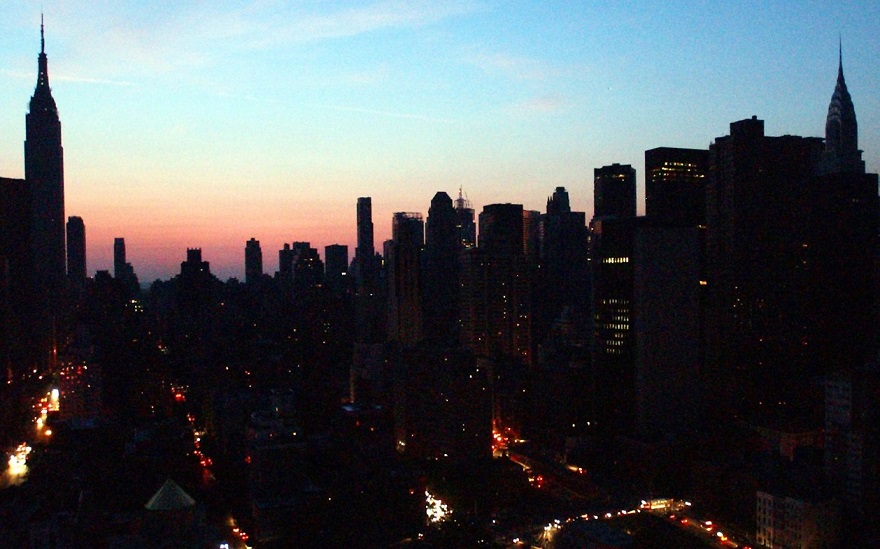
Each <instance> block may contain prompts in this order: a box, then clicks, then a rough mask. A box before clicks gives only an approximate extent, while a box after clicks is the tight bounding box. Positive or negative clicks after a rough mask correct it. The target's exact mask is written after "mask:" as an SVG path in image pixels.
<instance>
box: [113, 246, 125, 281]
mask: <svg viewBox="0 0 880 549" xmlns="http://www.w3.org/2000/svg"><path fill="white" fill-rule="evenodd" d="M123 276H125V239H124V238H120V237H116V238H114V239H113V278H122V277H123Z"/></svg>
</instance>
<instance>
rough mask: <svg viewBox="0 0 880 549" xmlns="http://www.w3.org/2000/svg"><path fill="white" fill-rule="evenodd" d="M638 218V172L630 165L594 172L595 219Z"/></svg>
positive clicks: (600, 169) (607, 167)
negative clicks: (610, 217) (612, 217)
mask: <svg viewBox="0 0 880 549" xmlns="http://www.w3.org/2000/svg"><path fill="white" fill-rule="evenodd" d="M609 216H615V217H617V218H621V219H623V218H627V217H635V216H636V171H635V169H633V167H632V166H630V165H629V164H624V165H621V164H612V165H610V166H603V167H601V168H596V169H595V170H593V217H597V218H599V217H609Z"/></svg>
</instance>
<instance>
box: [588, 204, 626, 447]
mask: <svg viewBox="0 0 880 549" xmlns="http://www.w3.org/2000/svg"><path fill="white" fill-rule="evenodd" d="M636 222H637V220H636V218H634V217H630V218H624V219H620V218H616V217H605V218H601V219H594V220H593V222H592V223H591V230H592V239H591V241H590V259H591V261H592V311H593V340H592V344H591V361H592V364H593V370H594V380H593V387H592V390H591V393H592V394H593V398H592V401H593V412H592V416H593V424H594V425H595V426H596V428H597V429H598V430H600V431H602V432H606V433H619V432H626V433H630V432H632V430H633V429H634V427H635V407H634V404H635V363H634V358H635V342H634V339H633V242H634V236H635V229H636Z"/></svg>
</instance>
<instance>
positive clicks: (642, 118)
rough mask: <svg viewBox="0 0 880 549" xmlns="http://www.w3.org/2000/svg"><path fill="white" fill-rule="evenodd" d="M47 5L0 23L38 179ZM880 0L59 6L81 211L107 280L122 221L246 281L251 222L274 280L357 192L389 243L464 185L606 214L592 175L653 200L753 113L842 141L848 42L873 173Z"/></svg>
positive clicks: (501, 198)
mask: <svg viewBox="0 0 880 549" xmlns="http://www.w3.org/2000/svg"><path fill="white" fill-rule="evenodd" d="M30 4H31V3H28V2H12V3H11V4H10V5H9V6H8V7H7V9H8V10H9V12H10V13H9V16H8V17H5V18H4V21H3V22H2V23H0V29H2V30H3V32H4V35H5V36H6V37H7V46H6V47H5V48H4V52H3V53H2V54H0V73H2V74H3V75H4V76H5V78H3V79H2V80H0V106H2V108H0V110H2V112H3V113H4V114H3V115H2V116H0V170H2V171H0V176H3V177H22V175H23V171H24V162H23V157H22V143H23V141H24V123H23V122H24V114H25V113H26V112H27V110H26V104H27V99H28V98H29V97H30V95H31V94H32V92H33V86H34V81H35V78H36V64H35V63H34V61H35V58H36V56H37V54H38V53H39V46H40V43H39V13H38V12H37V11H36V9H37V8H35V7H34V6H33V5H30ZM231 4H232V3H229V5H231ZM866 7H867V3H856V4H854V5H851V6H844V7H825V6H808V7H799V6H788V5H786V4H785V3H783V2H774V3H761V4H757V3H756V4H753V5H736V6H709V7H707V8H706V9H704V10H698V9H697V8H694V7H692V6H687V7H686V6H685V5H684V4H682V5H667V4H662V5H661V4H660V3H657V4H650V5H647V6H644V5H640V6H639V7H638V8H635V7H633V8H627V7H590V8H586V7H583V6H581V7H577V8H569V7H566V6H556V7H554V8H553V9H552V10H550V9H548V8H545V7H542V6H541V5H539V4H537V3H527V2H518V3H514V4H513V5H509V4H505V5H502V4H498V3H476V2H449V3H444V4H442V5H433V4H430V3H421V2H409V3H397V2H376V3H370V4H362V3H353V4H351V3H335V2H330V3H322V4H320V5H319V6H295V7H286V6H284V4H283V3H277V4H276V3H271V2H269V3H254V4H252V5H251V6H248V7H246V8H240V9H233V8H231V7H228V5H227V4H226V3H221V4H212V6H211V8H210V10H207V9H202V10H199V9H197V8H187V7H182V8H168V7H166V8H165V9H164V11H162V13H157V12H154V11H153V10H151V9H150V8H144V7H137V6H135V5H134V3H132V4H131V5H129V3H128V2H119V3H116V4H115V5H114V6H113V9H107V7H106V6H105V7H101V8H93V7H81V6H80V7H77V8H74V7H73V6H71V5H66V4H64V3H60V2H59V3H58V5H53V4H49V5H45V10H46V17H47V19H46V27H47V28H46V53H47V55H48V58H49V72H50V74H51V82H52V84H53V87H52V92H53V96H54V97H55V99H56V101H57V104H58V110H59V115H60V118H61V123H62V126H63V129H64V148H65V187H66V188H65V197H66V204H65V210H66V214H67V215H72V216H80V217H82V218H83V220H84V223H85V226H86V229H87V235H88V242H87V250H88V257H89V265H88V274H89V275H92V274H93V273H94V272H95V271H96V270H98V269H110V268H111V267H112V256H113V239H114V238H115V237H123V238H125V239H126V241H127V243H128V251H129V253H128V259H129V261H130V262H131V264H132V266H133V267H134V269H135V271H136V272H137V274H138V276H139V278H140V279H141V281H143V282H145V283H148V282H150V281H152V280H154V279H155V278H163V279H164V278H168V277H170V276H174V275H175V274H177V273H178V272H179V265H180V262H181V261H183V260H184V259H185V254H186V249H187V248H189V247H200V248H202V250H203V253H204V259H205V260H206V261H209V262H211V266H212V271H213V272H215V274H217V275H218V276H219V277H220V278H221V279H225V278H228V277H230V276H235V277H238V278H239V279H241V280H243V279H244V247H245V243H246V242H247V240H248V239H250V238H252V237H253V238H256V239H257V240H260V241H261V243H262V247H263V252H264V254H266V257H267V258H268V259H269V261H266V264H265V267H264V268H265V270H266V271H267V272H270V273H271V272H273V271H274V270H275V269H276V268H277V260H276V258H277V253H275V252H276V251H277V250H278V249H280V248H281V247H282V245H283V243H285V242H287V243H290V242H293V241H309V242H311V244H312V246H313V247H315V248H317V249H318V250H321V251H323V248H324V246H326V245H329V244H334V243H340V244H345V245H348V246H349V249H350V250H354V248H355V246H354V243H355V240H356V233H357V231H356V220H355V205H356V202H357V198H358V197H360V196H370V197H372V204H373V223H374V226H375V234H376V236H375V241H376V243H377V248H380V243H381V242H382V241H384V240H386V239H388V238H390V233H391V218H392V213H393V212H396V211H417V212H421V213H425V212H427V209H428V206H429V205H430V200H431V197H432V196H434V194H435V192H436V191H445V192H447V193H448V194H449V195H450V196H455V193H456V192H457V190H458V188H459V186H462V187H464V190H465V192H467V193H468V195H469V198H470V199H471V201H472V202H473V203H474V207H475V209H476V210H477V212H479V211H481V210H482V207H483V206H484V205H486V204H491V203H499V202H500V203H504V202H511V203H521V204H523V206H524V208H525V209H534V210H542V211H543V209H544V208H543V204H544V202H545V201H546V198H547V196H550V195H551V194H552V192H553V189H554V188H555V187H557V186H564V187H566V189H567V190H568V191H569V193H570V194H571V197H572V209H574V210H580V211H586V212H587V218H589V217H591V216H592V203H591V202H592V191H593V189H592V170H593V169H595V168H599V167H601V166H605V165H609V164H612V163H615V162H617V163H621V164H631V165H632V166H633V167H634V168H635V169H636V173H637V187H638V204H639V212H640V213H643V212H644V151H645V150H648V149H652V148H655V147H661V146H669V147H688V148H708V145H709V143H711V141H712V140H713V139H714V138H715V137H717V136H720V135H725V134H727V127H728V124H729V122H731V121H733V120H739V119H744V118H748V117H750V116H751V115H753V114H754V115H757V116H758V117H759V118H762V119H764V120H766V121H767V133H768V134H769V135H783V134H794V135H804V136H821V135H824V131H823V130H824V121H825V115H826V112H827V105H828V100H829V98H830V96H831V93H832V91H833V85H834V79H835V76H836V70H837V54H838V52H837V39H838V36H839V35H842V40H843V66H844V72H845V73H846V76H847V84H848V87H849V89H850V92H851V93H852V96H853V100H854V101H855V103H856V105H857V109H858V114H859V125H860V129H861V131H860V132H859V134H860V135H859V139H860V146H861V148H862V149H864V150H865V151H866V153H865V157H864V158H865V160H866V165H867V169H868V171H869V172H876V171H877V169H878V161H877V158H878V149H880V147H878V133H880V132H878V131H877V130H878V128H880V108H878V97H880V94H878V93H876V92H877V90H878V88H880V80H878V78H877V76H876V75H874V74H872V72H871V61H872V60H873V59H876V58H877V54H878V53H880V44H878V41H877V40H876V37H875V36H874V35H873V34H872V33H871V29H872V28H876V23H877V22H878V15H877V14H876V13H873V12H870V11H867V10H866ZM709 8H711V9H709ZM565 10H570V11H565ZM279 111H280V112H281V113H286V114H281V115H279ZM206 136H207V137H206ZM402 188H405V189H407V190H406V192H401V189H402ZM230 220H232V222H230Z"/></svg>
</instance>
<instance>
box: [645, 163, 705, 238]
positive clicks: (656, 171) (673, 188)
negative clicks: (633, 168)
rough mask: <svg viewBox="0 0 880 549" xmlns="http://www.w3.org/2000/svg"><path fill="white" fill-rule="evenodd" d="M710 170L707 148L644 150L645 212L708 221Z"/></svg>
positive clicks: (673, 220) (663, 218) (680, 220)
mask: <svg viewBox="0 0 880 549" xmlns="http://www.w3.org/2000/svg"><path fill="white" fill-rule="evenodd" d="M708 171H709V151H708V150H703V149H676V148H672V147H658V148H656V149H651V150H648V151H645V215H646V216H648V217H653V218H657V219H658V220H661V221H664V222H667V223H680V224H683V225H689V226H692V225H705V224H706V181H707V179H706V176H707V174H708Z"/></svg>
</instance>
